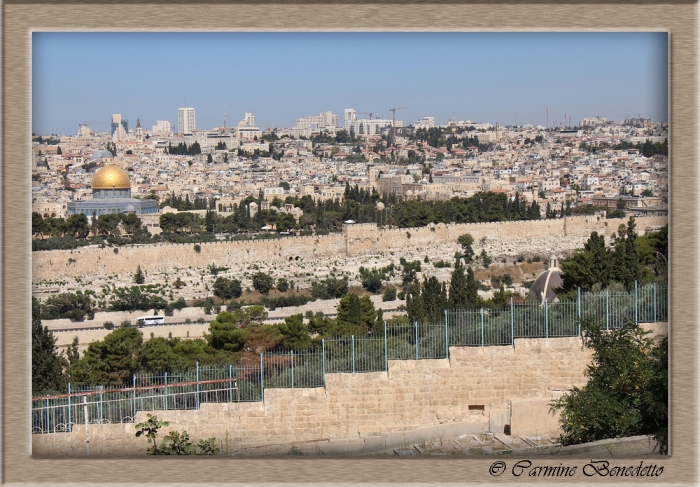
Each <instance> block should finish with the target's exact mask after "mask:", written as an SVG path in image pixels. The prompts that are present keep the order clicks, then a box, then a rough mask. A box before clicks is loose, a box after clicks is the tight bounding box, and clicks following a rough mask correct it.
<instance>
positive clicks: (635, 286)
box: [634, 280, 639, 326]
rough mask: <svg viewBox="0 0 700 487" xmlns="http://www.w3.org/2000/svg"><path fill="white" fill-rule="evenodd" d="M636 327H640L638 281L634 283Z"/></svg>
mask: <svg viewBox="0 0 700 487" xmlns="http://www.w3.org/2000/svg"><path fill="white" fill-rule="evenodd" d="M634 325H635V326H639V293H638V289H637V281H636V280H635V281H634Z"/></svg>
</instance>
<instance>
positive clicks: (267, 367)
mask: <svg viewBox="0 0 700 487" xmlns="http://www.w3.org/2000/svg"><path fill="white" fill-rule="evenodd" d="M587 318H593V319H595V320H598V321H599V322H600V323H602V324H604V325H605V328H606V329H615V328H620V327H622V326H623V324H624V323H625V322H626V321H627V320H632V321H633V322H635V323H645V322H646V323H648V322H664V321H668V288H667V287H666V286H658V285H656V284H649V285H645V286H636V285H635V288H634V290H633V291H632V292H615V293H611V292H600V293H585V294H582V293H580V291H579V292H578V293H577V297H576V299H575V300H569V301H562V302H555V303H544V304H540V303H536V302H514V301H513V300H512V299H511V301H510V302H509V303H508V305H507V306H505V307H504V308H502V309H477V310H447V311H445V318H444V320H443V321H442V322H439V323H418V322H416V323H385V326H384V329H383V330H381V331H380V333H379V335H380V336H379V337H371V338H370V337H358V336H350V337H338V338H332V339H324V340H322V345H321V349H320V350H304V351H293V350H285V351H276V352H268V353H264V354H260V361H259V365H257V364H256V365H250V364H247V365H243V364H229V365H224V366H200V365H199V364H197V365H196V367H195V368H194V369H191V370H186V371H180V372H169V373H164V374H152V373H148V372H143V373H138V374H136V375H134V377H133V380H132V384H131V386H132V387H130V388H125V387H111V386H110V387H109V391H105V392H103V391H104V388H103V386H89V387H82V388H75V387H73V389H71V385H70V384H68V394H61V395H58V396H56V395H52V396H46V397H38V398H34V399H33V400H32V432H33V433H49V432H51V433H54V432H64V431H70V430H71V428H72V425H75V424H84V423H116V422H133V421H134V420H135V417H136V413H137V411H154V410H158V411H160V410H169V409H199V407H200V405H201V404H202V403H206V402H250V401H262V400H264V390H265V388H279V387H289V388H295V387H297V388H298V387H325V375H326V374H327V373H363V372H380V371H386V370H388V364H389V360H421V359H444V358H448V357H449V347H451V346H453V347H457V346H462V347H464V346H467V347H484V346H503V345H512V344H513V343H514V341H515V339H516V338H553V337H566V336H579V335H580V334H581V321H582V320H586V319H587ZM234 381H235V384H236V387H233V385H232V384H234ZM121 389H124V390H121ZM76 393H77V394H83V393H85V394H84V395H78V396H76V395H75V394H76Z"/></svg>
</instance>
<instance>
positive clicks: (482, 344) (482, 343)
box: [481, 308, 484, 347]
mask: <svg viewBox="0 0 700 487" xmlns="http://www.w3.org/2000/svg"><path fill="white" fill-rule="evenodd" d="M481 346H482V347H483V346H484V308H481Z"/></svg>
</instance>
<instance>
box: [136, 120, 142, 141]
mask: <svg viewBox="0 0 700 487" xmlns="http://www.w3.org/2000/svg"><path fill="white" fill-rule="evenodd" d="M136 142H138V143H139V144H140V143H142V142H143V130H142V129H141V120H140V119H138V118H137V119H136Z"/></svg>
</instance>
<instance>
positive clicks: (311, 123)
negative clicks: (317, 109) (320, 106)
mask: <svg viewBox="0 0 700 487" xmlns="http://www.w3.org/2000/svg"><path fill="white" fill-rule="evenodd" d="M337 126H338V115H336V114H334V113H333V112H331V111H327V112H323V113H319V114H318V115H316V116H309V117H304V118H298V119H297V121H296V122H294V127H292V128H295V129H315V128H325V127H332V128H335V127H337Z"/></svg>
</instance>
